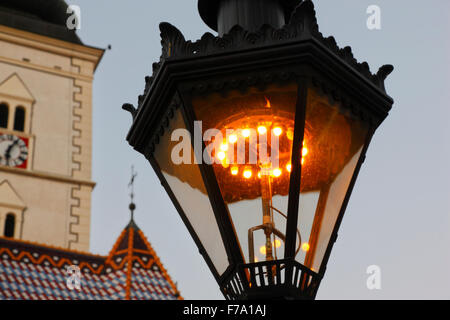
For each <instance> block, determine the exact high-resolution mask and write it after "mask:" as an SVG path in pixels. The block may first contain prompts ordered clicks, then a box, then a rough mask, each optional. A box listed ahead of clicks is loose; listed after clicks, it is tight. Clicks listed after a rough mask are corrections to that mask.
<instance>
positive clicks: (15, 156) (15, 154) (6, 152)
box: [0, 134, 28, 169]
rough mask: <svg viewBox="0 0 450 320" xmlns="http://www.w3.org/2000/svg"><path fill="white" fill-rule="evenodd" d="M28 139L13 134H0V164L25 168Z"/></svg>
mask: <svg viewBox="0 0 450 320" xmlns="http://www.w3.org/2000/svg"><path fill="white" fill-rule="evenodd" d="M27 160H28V139H27V138H22V137H19V136H16V135H13V134H0V165H2V166H8V167H14V168H23V169H26V167H27Z"/></svg>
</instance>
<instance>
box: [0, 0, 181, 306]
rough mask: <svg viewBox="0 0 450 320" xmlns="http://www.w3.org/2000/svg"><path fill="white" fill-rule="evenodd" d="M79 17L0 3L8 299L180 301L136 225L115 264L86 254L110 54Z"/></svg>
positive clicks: (4, 292)
mask: <svg viewBox="0 0 450 320" xmlns="http://www.w3.org/2000/svg"><path fill="white" fill-rule="evenodd" d="M73 17H74V16H73V12H72V11H71V10H70V9H69V8H68V6H67V4H66V3H65V2H64V1H63V0H46V1H35V0H1V1H0V299H53V298H55V299H176V298H179V294H178V291H177V289H176V286H175V285H174V283H173V282H172V280H171V279H170V277H169V276H168V274H167V272H166V271H165V269H164V267H163V266H162V264H161V262H160V261H159V259H158V257H157V255H156V253H155V252H154V251H153V249H152V247H151V245H150V244H149V243H148V241H147V239H146V237H145V235H144V234H143V233H142V232H141V231H140V230H139V228H138V227H137V226H136V224H135V223H134V221H133V219H131V220H130V223H129V224H128V226H127V227H126V228H125V229H124V230H123V232H122V234H121V235H120V236H119V238H118V239H117V242H116V244H115V245H114V247H113V249H112V250H111V252H110V254H109V256H108V257H104V256H96V255H91V254H89V253H87V251H88V250H89V245H90V221H91V193H92V190H93V188H94V187H95V182H93V181H92V178H91V177H92V175H91V167H92V108H93V106H92V82H93V78H94V73H95V70H96V68H97V66H98V64H99V63H100V60H101V59H102V56H103V54H104V49H100V48H96V47H93V46H89V45H86V44H84V43H83V42H82V41H81V40H80V38H79V37H78V36H77V34H76V29H75V28H72V27H74V25H73ZM69 19H72V20H71V21H69ZM68 21H69V22H70V24H68ZM71 29H73V30H71ZM70 266H77V267H78V268H79V270H80V272H81V286H80V289H79V290H77V289H74V290H70V289H69V288H68V287H67V283H66V282H67V279H68V277H70V274H68V273H67V268H68V267H70Z"/></svg>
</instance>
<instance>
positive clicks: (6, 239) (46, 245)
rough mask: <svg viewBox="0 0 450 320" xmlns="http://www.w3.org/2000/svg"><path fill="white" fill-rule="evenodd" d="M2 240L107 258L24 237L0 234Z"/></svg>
mask: <svg viewBox="0 0 450 320" xmlns="http://www.w3.org/2000/svg"><path fill="white" fill-rule="evenodd" d="M0 240H5V241H8V242H11V243H14V242H16V243H18V244H26V245H32V246H37V247H42V248H46V249H51V250H57V251H62V252H65V253H73V254H79V255H87V256H91V257H95V258H102V259H104V258H106V256H104V255H99V254H94V253H91V252H86V251H79V250H75V249H67V248H63V247H59V246H53V245H49V244H44V243H40V242H36V241H30V240H23V239H17V238H8V237H4V236H0Z"/></svg>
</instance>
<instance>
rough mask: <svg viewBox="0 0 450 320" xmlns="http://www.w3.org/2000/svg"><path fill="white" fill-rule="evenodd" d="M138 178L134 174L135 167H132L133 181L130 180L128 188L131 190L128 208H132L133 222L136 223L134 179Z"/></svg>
mask: <svg viewBox="0 0 450 320" xmlns="http://www.w3.org/2000/svg"><path fill="white" fill-rule="evenodd" d="M136 177H137V173H136V172H134V166H133V165H132V166H131V179H130V183H128V188H130V189H131V192H130V205H129V206H128V208H130V211H131V221H134V210H135V209H136V205H135V204H134V202H133V199H134V179H135V178H136Z"/></svg>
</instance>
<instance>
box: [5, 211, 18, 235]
mask: <svg viewBox="0 0 450 320" xmlns="http://www.w3.org/2000/svg"><path fill="white" fill-rule="evenodd" d="M15 227H16V216H15V215H14V214H12V213H8V214H7V215H6V220H5V230H4V232H3V235H4V236H5V237H8V238H13V237H14V229H15Z"/></svg>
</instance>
